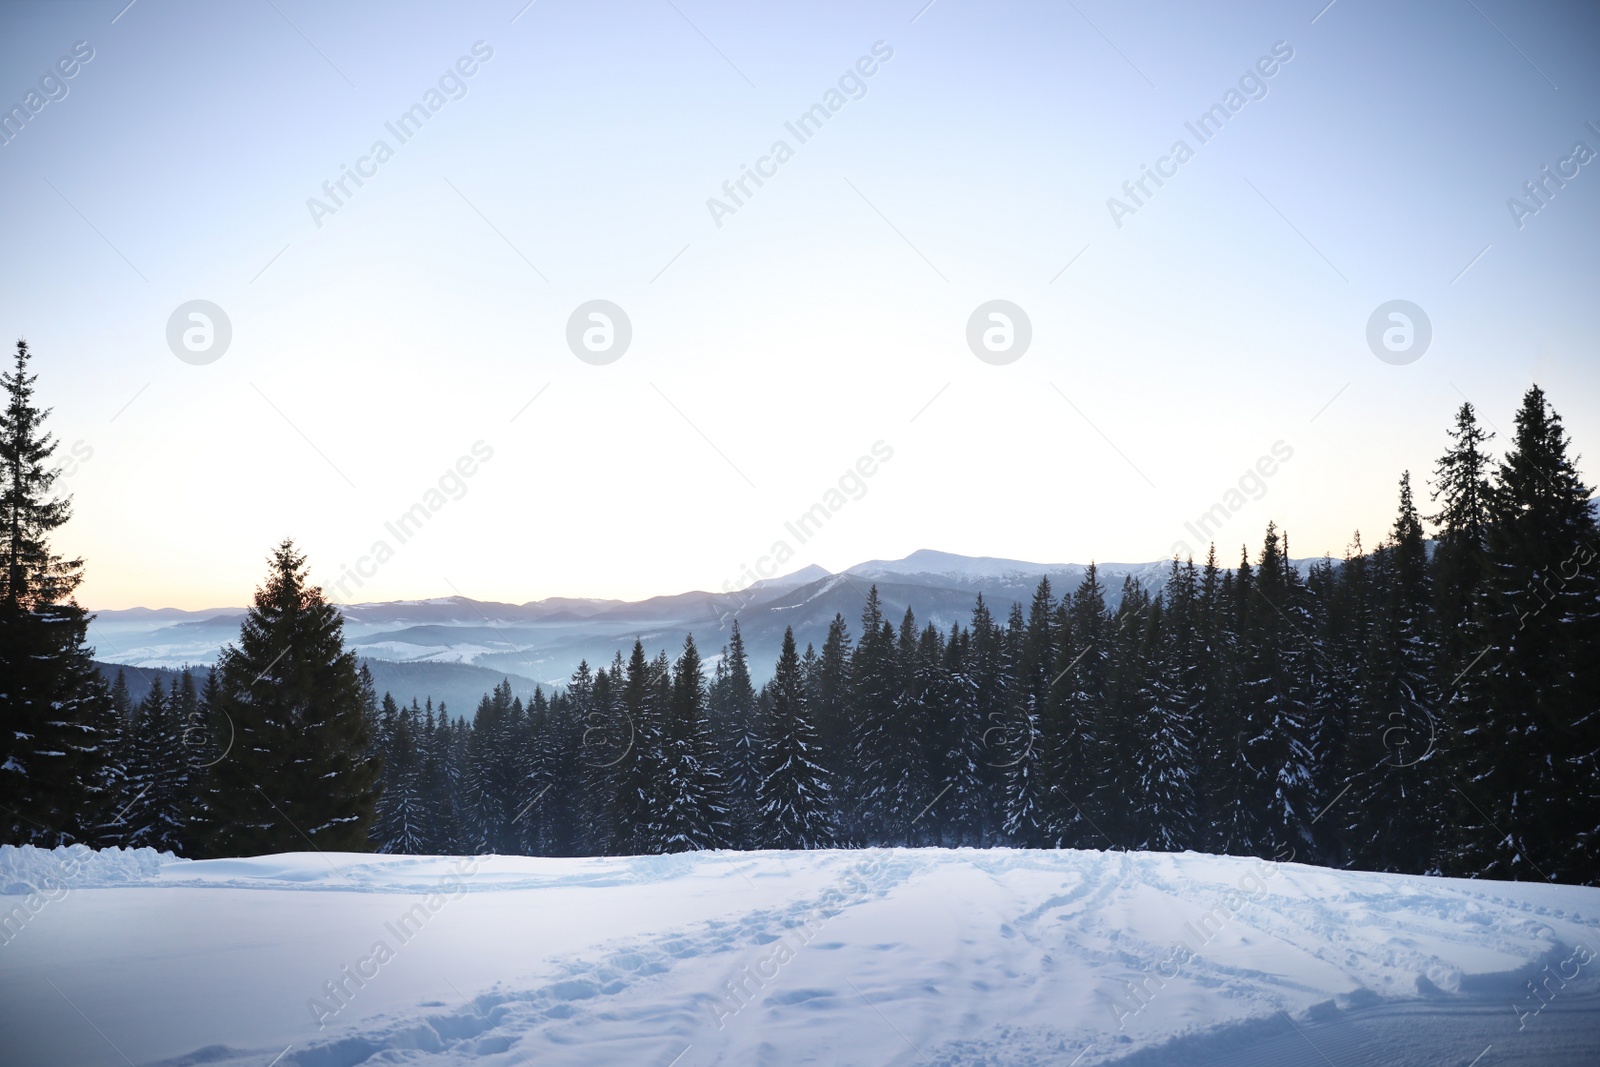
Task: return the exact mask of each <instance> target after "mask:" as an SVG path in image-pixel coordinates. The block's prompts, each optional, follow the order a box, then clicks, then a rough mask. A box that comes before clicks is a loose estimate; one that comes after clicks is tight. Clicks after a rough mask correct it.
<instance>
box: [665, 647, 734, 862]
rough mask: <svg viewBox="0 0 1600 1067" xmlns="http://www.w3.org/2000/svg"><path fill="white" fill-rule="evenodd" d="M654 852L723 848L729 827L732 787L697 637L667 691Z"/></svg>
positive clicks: (680, 659)
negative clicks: (719, 757) (710, 705)
mask: <svg viewBox="0 0 1600 1067" xmlns="http://www.w3.org/2000/svg"><path fill="white" fill-rule="evenodd" d="M665 698H666V700H667V702H668V703H667V707H666V711H667V713H666V719H665V722H664V724H663V729H662V731H661V740H660V746H661V752H660V758H659V769H658V777H657V780H656V781H655V782H654V783H653V785H654V787H655V788H654V793H655V797H656V802H655V804H654V805H653V808H654V810H653V811H652V812H651V824H652V837H653V838H654V841H653V843H652V848H651V851H655V852H685V851H690V850H694V849H705V848H724V847H726V846H727V844H728V839H729V833H730V829H731V827H730V825H729V819H728V807H727V788H726V785H725V783H724V779H723V774H722V770H721V768H720V767H719V766H718V761H717V750H716V740H715V738H713V736H712V733H711V723H710V719H709V717H708V714H707V708H706V679H705V669H704V666H703V664H702V662H701V659H700V651H699V649H697V648H696V647H695V643H694V635H693V634H690V635H688V636H687V637H685V638H684V642H683V651H682V652H681V653H680V654H679V656H678V661H677V663H676V664H675V665H674V667H673V670H672V675H671V679H670V688H668V689H667V691H666V693H665Z"/></svg>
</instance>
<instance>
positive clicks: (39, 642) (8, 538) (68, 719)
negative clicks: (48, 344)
mask: <svg viewBox="0 0 1600 1067" xmlns="http://www.w3.org/2000/svg"><path fill="white" fill-rule="evenodd" d="M30 358H31V356H30V354H29V352H28V344H27V342H26V341H18V342H17V351H16V362H15V364H14V365H13V369H12V371H11V372H10V373H9V374H3V375H0V386H3V387H4V389H5V392H6V405H5V408H4V410H3V411H0V480H3V481H0V530H3V532H0V537H3V538H4V540H3V542H0V678H3V679H5V683H4V684H3V685H0V690H3V692H0V722H4V723H5V729H3V730H0V842H6V843H13V844H35V845H40V846H43V847H51V846H55V845H62V844H67V843H70V842H73V841H77V840H81V839H84V838H87V837H92V836H93V834H94V826H95V824H96V823H98V822H99V821H100V818H101V815H100V813H103V812H104V811H105V809H106V806H107V804H109V803H111V802H112V800H113V798H112V797H110V796H107V795H106V794H104V793H103V792H102V790H103V789H104V788H105V785H106V784H107V783H108V782H109V781H110V776H109V775H108V774H107V772H106V768H105V764H106V763H108V762H109V761H110V760H111V759H112V758H113V749H114V747H115V745H116V740H117V722H116V718H115V712H114V711H113V709H112V705H111V696H110V693H109V692H108V690H107V687H106V684H105V681H104V679H102V678H101V677H100V674H99V672H97V671H96V670H95V668H94V661H93V650H92V649H90V648H89V647H88V646H87V645H86V644H85V640H86V635H87V632H88V627H89V618H90V617H89V616H88V615H87V614H86V613H85V612H84V610H83V609H82V608H80V607H79V606H78V604H77V602H76V601H75V600H73V599H72V595H73V591H74V590H75V589H77V587H78V585H79V584H80V583H81V582H82V581H83V560H81V559H62V558H61V557H60V556H58V555H56V554H55V553H54V552H53V551H52V549H51V545H50V536H51V534H52V533H54V532H55V531H56V530H57V529H59V528H60V527H61V526H62V525H63V524H64V523H66V521H67V520H68V519H69V518H70V517H71V514H72V504H71V497H70V496H62V497H57V496H55V495H53V493H52V489H53V488H54V486H55V482H56V480H57V479H58V478H59V477H60V476H61V471H60V469H59V468H56V467H53V466H51V465H50V457H51V455H52V454H53V453H54V452H55V447H56V441H55V438H54V437H53V436H52V435H51V434H49V433H48V432H46V431H45V429H44V422H45V420H46V419H47V418H48V417H49V415H50V411H49V410H48V409H41V408H40V407H38V406H37V405H36V404H35V402H34V399H33V387H34V382H35V381H37V375H31V374H29V373H28V360H29V359H30Z"/></svg>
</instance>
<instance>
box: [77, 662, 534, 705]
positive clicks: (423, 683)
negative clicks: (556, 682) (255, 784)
mask: <svg viewBox="0 0 1600 1067" xmlns="http://www.w3.org/2000/svg"><path fill="white" fill-rule="evenodd" d="M361 662H363V663H365V664H366V665H367V669H368V670H370V671H371V672H372V681H373V683H374V684H375V685H376V686H377V689H378V695H379V696H380V697H381V696H382V695H383V694H384V693H391V694H393V696H394V698H395V699H396V700H398V701H399V702H400V703H402V704H410V703H411V701H412V699H413V698H415V699H416V700H417V701H418V702H419V703H421V702H425V701H427V700H428V699H429V698H430V697H431V698H432V699H433V706H434V707H435V708H437V707H438V706H439V704H440V702H441V701H443V702H444V703H445V704H446V705H447V706H448V708H449V711H450V713H451V714H452V715H465V716H466V717H468V718H471V717H472V713H473V711H475V710H476V709H477V707H478V700H479V699H480V698H481V697H482V696H483V695H484V694H485V693H487V692H488V691H489V690H491V689H493V688H494V687H495V686H497V685H499V684H500V681H501V679H503V678H504V679H507V680H509V681H510V682H511V691H512V693H514V694H515V695H517V696H520V697H521V698H522V699H523V700H524V701H526V700H527V699H528V698H529V697H531V696H532V695H533V690H534V686H535V685H536V684H537V683H535V682H534V681H533V680H532V679H530V678H523V677H521V676H519V675H507V674H505V673H504V672H502V671H496V670H491V669H490V668H488V667H479V666H475V665H473V664H471V663H395V662H392V661H390V660H381V659H366V658H363V659H362V660H361ZM95 666H96V667H98V668H99V669H100V673H101V674H102V675H103V676H104V677H105V679H106V681H107V682H111V681H114V680H115V679H116V677H117V672H118V671H119V670H120V671H122V672H123V679H124V680H125V681H126V683H127V686H128V693H129V695H130V696H132V698H133V699H134V701H136V702H137V701H140V700H143V699H144V697H145V694H146V693H148V692H150V687H151V686H152V685H154V684H155V680H156V679H157V678H160V679H161V684H162V686H164V687H170V686H171V685H172V683H173V681H174V679H176V677H177V675H178V673H179V669H175V668H170V667H138V666H134V665H132V664H126V663H105V662H100V661H96V663H95ZM191 670H193V671H194V681H195V686H196V688H199V687H202V686H204V685H205V680H206V676H207V675H208V674H210V673H211V668H210V667H209V666H207V665H205V664H198V665H196V666H194V667H192V668H191ZM544 689H545V692H546V693H549V692H550V691H551V687H550V686H548V685H547V686H545V687H544Z"/></svg>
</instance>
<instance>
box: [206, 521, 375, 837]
mask: <svg viewBox="0 0 1600 1067" xmlns="http://www.w3.org/2000/svg"><path fill="white" fill-rule="evenodd" d="M216 673H217V675H218V686H217V700H218V705H219V710H221V711H222V712H223V713H224V714H225V715H226V716H227V717H228V719H229V720H231V722H232V723H233V725H234V728H235V730H236V731H237V735H238V736H237V740H236V741H235V743H234V745H233V748H232V750H231V751H230V752H229V754H228V756H227V758H225V759H223V760H222V761H221V762H219V763H218V764H217V765H216V766H215V767H213V768H212V774H211V783H210V792H209V796H208V798H207V801H208V809H209V810H208V813H207V825H206V826H205V828H204V841H205V847H206V849H207V851H208V852H209V854H211V855H214V856H219V855H234V856H237V855H257V854H260V853H264V852H284V851H300V850H302V849H303V848H304V847H306V846H310V847H314V848H317V849H320V850H323V851H348V852H362V851H366V850H368V849H369V848H370V847H371V845H370V842H369V841H368V839H367V829H368V826H369V825H370V823H371V821H372V816H373V806H374V802H375V799H376V797H375V786H376V778H377V774H378V770H379V768H378V767H377V766H376V764H375V762H374V761H371V760H368V759H367V758H366V753H367V746H368V737H367V719H366V713H365V709H364V707H363V704H362V695H361V682H360V676H359V674H358V673H357V670H356V660H355V655H354V654H353V653H351V652H347V651H345V649H344V638H343V619H342V617H341V616H340V614H339V611H338V609H337V608H335V607H334V606H333V605H331V604H329V603H328V602H327V601H326V600H325V599H324V598H323V595H322V590H321V589H320V588H318V587H316V586H313V585H309V584H307V581H306V561H305V557H304V556H302V555H301V554H299V553H298V552H296V551H295V549H294V545H293V543H292V542H290V541H287V540H285V541H284V542H283V543H282V544H281V545H279V546H278V548H277V549H276V550H275V551H274V553H273V556H272V560H271V568H270V570H269V572H268V576H267V581H266V583H265V584H264V585H262V586H261V587H260V588H258V589H257V590H256V595H255V603H254V605H253V606H252V607H251V609H250V611H249V613H248V614H247V615H246V617H245V621H244V623H243V625H242V626H241V627H240V633H239V644H238V646H237V647H235V646H232V645H230V646H229V647H227V648H226V649H224V650H223V653H222V656H221V658H220V660H219V661H218V664H217V667H216Z"/></svg>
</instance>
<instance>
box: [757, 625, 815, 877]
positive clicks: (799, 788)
mask: <svg viewBox="0 0 1600 1067" xmlns="http://www.w3.org/2000/svg"><path fill="white" fill-rule="evenodd" d="M770 694H771V699H772V709H771V712H770V713H769V716H768V719H767V724H768V725H767V737H766V741H765V743H764V744H763V746H762V749H761V775H760V784H759V791H758V794H757V805H758V812H759V822H758V826H759V828H760V829H759V841H760V844H761V846H762V847H764V848H781V849H805V848H827V847H829V846H830V845H831V844H832V843H833V830H832V801H831V798H830V797H829V795H828V774H827V771H826V770H825V769H824V768H823V766H822V764H821V762H820V761H819V760H818V759H817V732H816V728H815V726H814V725H813V724H812V722H811V711H810V706H809V701H808V699H807V696H806V687H805V681H804V678H803V676H802V674H801V670H800V658H799V656H798V655H797V654H796V653H795V643H794V629H793V627H785V629H784V632H783V647H782V651H781V652H780V653H779V655H778V665H777V670H776V673H775V674H774V677H773V679H772V686H771V689H770Z"/></svg>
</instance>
